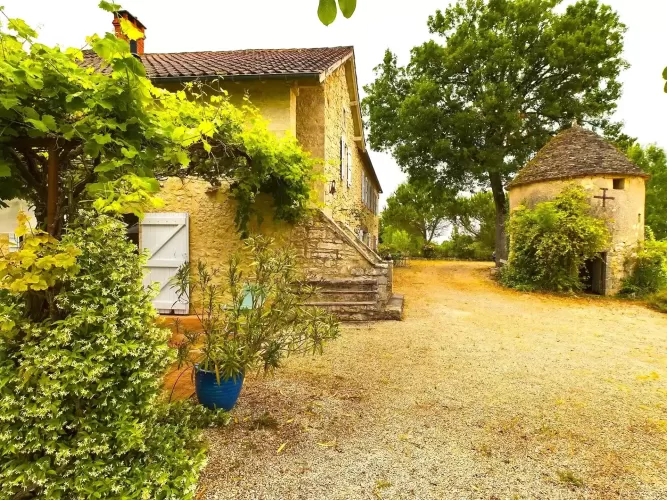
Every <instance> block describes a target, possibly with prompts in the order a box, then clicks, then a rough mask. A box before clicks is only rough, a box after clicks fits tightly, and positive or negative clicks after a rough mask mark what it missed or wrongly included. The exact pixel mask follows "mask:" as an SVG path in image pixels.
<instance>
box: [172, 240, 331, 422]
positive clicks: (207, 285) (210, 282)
mask: <svg viewBox="0 0 667 500" xmlns="http://www.w3.org/2000/svg"><path fill="white" fill-rule="evenodd" d="M196 265H197V267H196V269H192V268H191V266H190V265H189V264H184V265H183V266H181V268H180V269H179V270H178V272H177V274H176V275H175V276H174V278H173V279H172V286H173V287H174V288H175V289H176V291H177V294H178V297H179V300H180V299H187V300H188V301H189V302H190V304H191V307H192V308H193V309H194V313H195V315H196V316H197V318H198V320H199V323H200V324H201V328H197V329H195V330H187V329H186V330H184V331H183V339H182V340H181V341H180V342H179V343H178V361H179V367H181V366H183V365H184V364H186V363H189V364H192V365H193V368H194V379H195V389H196V392H197V397H198V398H199V401H200V403H201V404H203V405H204V406H206V407H208V408H212V409H213V408H221V409H224V410H231V409H232V408H233V407H234V405H235V404H236V401H237V399H238V397H239V394H240V392H241V387H242V385H243V380H244V377H245V375H246V374H247V373H248V372H250V371H253V370H258V371H264V372H271V371H273V370H275V369H276V368H279V367H280V364H281V362H282V361H283V360H284V359H285V358H286V357H288V356H290V355H292V354H308V353H313V354H314V353H321V352H322V348H323V346H324V344H325V342H326V341H328V340H332V339H334V338H336V337H337V336H338V335H339V325H338V321H337V320H336V318H335V317H334V316H333V315H331V314H330V313H328V312H327V311H324V310H322V309H320V308H317V307H313V306H309V305H307V304H306V301H307V299H308V298H309V297H311V296H312V295H313V294H314V293H315V289H314V288H313V287H312V286H309V285H307V281H306V277H305V276H304V275H303V274H302V273H301V272H300V271H299V269H298V266H297V259H296V255H295V253H294V252H293V251H292V250H291V249H289V248H280V249H276V248H274V247H273V241H272V240H271V239H268V238H264V237H262V236H255V237H251V238H248V239H247V240H246V241H245V243H244V248H243V250H242V251H241V252H238V253H236V254H235V255H233V256H232V257H231V258H230V260H229V263H228V267H227V269H226V270H225V271H222V270H221V269H218V268H210V267H209V266H207V265H206V264H205V263H203V262H198V263H197V264H196ZM177 333H180V332H177Z"/></svg>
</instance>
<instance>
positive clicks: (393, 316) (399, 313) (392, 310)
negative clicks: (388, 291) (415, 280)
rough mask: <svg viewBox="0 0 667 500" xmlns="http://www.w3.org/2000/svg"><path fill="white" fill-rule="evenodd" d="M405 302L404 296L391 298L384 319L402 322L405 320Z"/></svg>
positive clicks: (395, 295)
mask: <svg viewBox="0 0 667 500" xmlns="http://www.w3.org/2000/svg"><path fill="white" fill-rule="evenodd" d="M404 302H405V300H404V297H403V295H398V294H396V293H395V294H394V295H392V296H391V298H390V299H389V301H388V302H387V305H386V306H385V308H384V311H383V313H384V316H383V318H382V319H387V320H396V321H401V320H402V319H403V304H404Z"/></svg>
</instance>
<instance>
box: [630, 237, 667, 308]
mask: <svg viewBox="0 0 667 500" xmlns="http://www.w3.org/2000/svg"><path fill="white" fill-rule="evenodd" d="M628 264H629V265H630V266H631V271H630V275H629V277H628V278H626V279H625V280H624V281H623V288H622V289H621V293H622V294H624V295H629V296H632V297H637V296H639V297H641V296H646V295H650V294H652V293H656V292H659V291H661V290H663V289H665V288H667V240H663V241H656V240H655V239H653V238H652V237H649V238H647V240H646V241H645V242H644V243H643V244H641V245H640V247H639V248H638V249H637V253H636V255H632V256H629V258H628Z"/></svg>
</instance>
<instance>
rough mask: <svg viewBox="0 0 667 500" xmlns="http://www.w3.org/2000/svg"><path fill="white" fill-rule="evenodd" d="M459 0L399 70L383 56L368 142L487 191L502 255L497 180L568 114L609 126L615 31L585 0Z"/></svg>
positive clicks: (611, 17) (373, 89)
mask: <svg viewBox="0 0 667 500" xmlns="http://www.w3.org/2000/svg"><path fill="white" fill-rule="evenodd" d="M560 3H561V0H520V1H519V0H459V1H458V2H457V3H456V4H454V5H452V6H450V7H448V8H447V9H446V10H445V11H444V12H442V11H437V12H436V14H435V15H433V16H431V17H429V20H428V27H429V31H430V33H431V34H432V35H434V39H433V40H430V41H428V42H426V43H424V44H422V45H420V46H418V47H415V48H413V49H412V55H411V59H410V62H409V64H408V65H407V66H405V67H400V66H398V64H397V60H396V56H395V55H393V54H392V53H391V52H390V51H387V52H386V54H385V58H384V61H383V62H382V64H381V65H379V66H378V67H377V68H376V75H377V79H376V81H375V82H374V83H372V84H371V85H368V86H367V87H365V90H366V92H367V94H368V96H367V97H366V98H365V99H364V109H365V112H366V113H367V115H368V116H369V118H370V143H371V145H372V147H373V148H375V149H380V150H386V151H390V152H391V153H392V154H393V156H394V157H395V158H396V160H397V162H398V164H399V165H400V166H401V167H402V168H403V169H404V170H405V171H407V172H408V173H409V174H410V176H411V177H412V178H415V179H426V180H428V181H429V182H434V183H441V184H444V185H448V186H451V185H461V186H466V187H470V186H471V185H472V186H478V187H484V188H490V189H491V191H492V193H493V197H494V202H495V207H496V253H497V255H498V256H499V257H500V258H505V257H506V255H507V244H506V237H505V218H506V210H507V209H506V202H505V198H506V197H505V189H504V185H505V184H506V182H507V181H508V180H509V179H511V177H512V175H513V174H514V173H515V172H516V171H517V170H518V169H519V168H520V167H521V166H522V165H524V164H525V163H526V161H527V160H529V159H530V158H531V155H533V154H534V153H535V152H536V151H537V150H538V149H539V148H540V147H542V146H543V145H544V144H545V143H546V142H547V140H548V139H549V138H550V137H551V136H552V135H554V134H555V133H556V132H558V131H559V130H560V129H562V128H564V127H566V126H569V125H570V124H571V123H572V121H573V120H575V119H576V120H578V121H579V122H580V123H582V122H583V123H587V124H589V125H592V126H595V127H603V126H607V125H608V124H609V122H608V117H609V115H610V113H611V112H612V111H613V110H614V109H615V108H616V101H617V99H618V98H619V96H620V93H621V84H620V82H619V80H618V76H619V73H620V72H621V70H622V69H624V68H625V67H627V63H626V62H625V61H624V60H623V59H622V57H621V53H622V50H623V34H624V32H625V26H624V25H623V24H622V23H621V22H620V20H619V18H618V15H617V14H616V13H615V12H614V11H613V10H612V9H611V8H610V7H608V6H606V5H603V4H600V3H599V2H598V1H597V0H581V1H579V2H577V3H576V4H573V5H570V6H568V7H567V8H566V9H559V8H558V7H559V4H560Z"/></svg>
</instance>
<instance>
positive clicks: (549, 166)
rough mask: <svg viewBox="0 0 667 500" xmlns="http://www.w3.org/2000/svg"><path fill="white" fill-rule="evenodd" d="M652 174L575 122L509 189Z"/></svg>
mask: <svg viewBox="0 0 667 500" xmlns="http://www.w3.org/2000/svg"><path fill="white" fill-rule="evenodd" d="M599 175H603V176H608V175H619V176H624V177H626V176H637V177H644V178H647V177H649V176H648V175H647V174H646V173H644V172H643V171H642V169H640V168H639V167H638V166H637V165H635V164H634V163H632V162H631V161H630V160H629V159H628V158H627V157H626V156H625V155H624V154H623V153H621V152H620V151H619V150H618V149H616V147H614V146H612V145H611V144H609V143H608V142H607V141H605V140H604V139H603V138H602V137H600V136H599V135H597V134H596V133H595V132H592V131H590V130H587V129H585V128H583V127H580V126H579V125H576V124H575V125H573V126H572V127H571V128H569V129H566V130H564V131H562V132H560V133H559V134H557V135H556V136H555V137H553V138H552V139H551V140H550V141H549V142H548V143H547V144H546V146H544V147H543V148H542V149H540V151H539V152H538V153H537V155H535V158H533V159H532V160H531V161H529V162H528V163H527V164H526V166H525V167H523V168H522V169H521V170H520V171H519V173H518V174H517V176H516V177H515V178H514V180H513V181H512V182H510V183H509V185H508V188H510V189H511V188H513V187H516V186H521V185H523V184H532V183H534V182H543V181H553V180H560V179H572V178H575V177H589V176H599Z"/></svg>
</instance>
